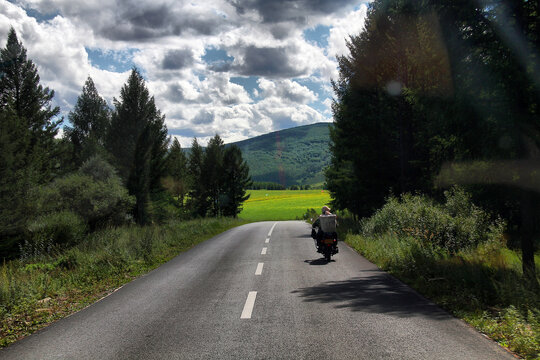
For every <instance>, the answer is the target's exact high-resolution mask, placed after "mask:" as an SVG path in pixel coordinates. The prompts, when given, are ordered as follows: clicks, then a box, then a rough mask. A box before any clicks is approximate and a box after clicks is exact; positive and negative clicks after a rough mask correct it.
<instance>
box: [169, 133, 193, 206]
mask: <svg viewBox="0 0 540 360" xmlns="http://www.w3.org/2000/svg"><path fill="white" fill-rule="evenodd" d="M187 165H188V164H187V157H186V154H185V153H184V151H183V150H182V147H181V146H180V142H179V141H178V139H176V138H175V139H174V141H173V143H172V146H171V148H170V149H169V152H168V154H167V166H166V168H167V178H166V179H164V186H165V188H166V189H168V190H169V192H170V193H171V194H172V196H173V197H174V198H176V199H177V201H176V203H177V204H178V207H180V208H182V207H183V206H184V198H185V196H186V193H187V191H188V169H187Z"/></svg>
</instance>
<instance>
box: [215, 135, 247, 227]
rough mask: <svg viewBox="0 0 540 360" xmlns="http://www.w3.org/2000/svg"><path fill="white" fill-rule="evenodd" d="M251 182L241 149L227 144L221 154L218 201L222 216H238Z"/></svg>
mask: <svg viewBox="0 0 540 360" xmlns="http://www.w3.org/2000/svg"><path fill="white" fill-rule="evenodd" d="M252 184H253V182H252V181H251V176H249V167H248V165H247V163H246V161H244V159H243V158H242V151H241V150H240V148H239V147H238V146H236V145H231V146H228V147H227V148H226V149H225V153H224V155H223V194H222V196H221V201H220V202H221V207H222V212H223V215H224V216H232V217H237V216H238V214H239V213H240V212H241V211H242V203H243V202H244V201H246V200H247V199H249V194H248V195H246V189H247V188H248V187H250V186H251V185H252Z"/></svg>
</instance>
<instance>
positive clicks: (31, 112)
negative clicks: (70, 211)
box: [0, 28, 61, 257]
mask: <svg viewBox="0 0 540 360" xmlns="http://www.w3.org/2000/svg"><path fill="white" fill-rule="evenodd" d="M39 82H40V78H39V75H38V72H37V68H36V66H35V64H34V63H33V62H32V61H31V60H29V59H27V56H26V49H25V48H24V47H23V45H22V43H21V42H19V40H18V38H17V34H16V33H15V30H14V29H13V28H11V29H10V31H9V35H8V39H7V43H6V47H5V48H3V49H0V154H1V159H0V239H1V240H0V253H1V254H0V256H7V257H9V256H13V255H14V254H15V252H16V250H17V249H16V245H17V243H18V242H19V241H21V239H22V235H23V233H24V231H25V227H26V223H27V221H28V219H29V217H30V216H31V215H32V214H31V212H30V211H29V199H28V193H29V191H30V189H31V188H33V187H34V186H36V185H38V184H43V183H46V182H48V181H49V180H50V179H51V178H52V169H53V167H54V166H55V165H56V159H55V155H57V154H56V151H57V148H56V146H55V139H54V136H55V135H56V133H57V131H58V125H59V124H60V123H61V120H55V117H56V116H57V115H58V113H59V111H60V110H59V108H58V107H54V108H52V107H51V105H50V103H51V101H52V98H53V96H54V92H53V91H52V90H49V89H48V88H46V87H45V88H44V87H43V86H42V85H40V83H39Z"/></svg>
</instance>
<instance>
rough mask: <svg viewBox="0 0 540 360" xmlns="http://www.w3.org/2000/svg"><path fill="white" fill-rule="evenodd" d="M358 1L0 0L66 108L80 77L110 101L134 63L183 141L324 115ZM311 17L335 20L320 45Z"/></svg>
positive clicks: (355, 25) (1, 16) (355, 22)
mask: <svg viewBox="0 0 540 360" xmlns="http://www.w3.org/2000/svg"><path fill="white" fill-rule="evenodd" d="M364 3H365V1H364V0H275V1H267V0H207V1H204V2H193V1H190V0H152V1H148V0H111V1H107V2H103V1H99V0H87V1H84V2H82V1H73V0H14V1H13V2H10V1H7V0H0V41H2V44H1V46H2V47H3V46H4V44H5V40H6V38H7V33H8V31H9V27H10V26H13V27H14V28H15V30H16V31H17V35H18V36H19V39H20V40H22V41H23V44H24V46H25V47H26V48H27V49H28V57H29V58H30V59H32V60H33V61H34V62H35V63H36V65H37V66H38V70H39V74H40V76H41V81H42V83H43V84H44V85H45V86H49V87H50V88H52V89H54V90H55V93H56V95H55V98H54V102H55V103H56V104H57V105H59V106H60V107H61V109H62V111H63V113H64V115H65V114H67V112H69V111H70V110H71V109H72V107H73V105H74V104H75V101H76V98H77V96H78V95H79V94H80V92H81V88H82V86H83V84H84V81H85V80H86V78H87V76H91V77H92V78H93V79H94V82H95V84H96V87H97V89H98V91H99V92H100V95H102V96H103V97H104V98H105V99H106V100H107V101H108V102H109V104H112V99H113V97H118V95H119V92H120V89H121V87H122V86H123V85H124V84H125V82H126V80H127V77H128V75H129V71H130V68H131V67H132V66H136V67H137V68H138V69H139V70H140V71H141V73H142V74H143V76H144V77H145V80H146V84H147V86H148V88H149V90H150V92H151V93H152V95H154V96H155V99H156V104H157V106H158V107H159V108H160V110H161V111H162V113H164V114H165V115H166V124H167V127H168V129H169V132H170V134H171V135H173V136H175V137H177V138H179V140H180V141H181V143H182V146H190V144H191V139H192V137H193V136H197V137H198V138H199V139H200V141H201V143H203V144H204V143H205V141H206V140H208V139H210V138H211V137H212V136H213V135H215V134H216V133H219V134H220V135H221V136H222V138H223V139H224V140H225V141H226V142H229V141H237V140H242V139H245V138H248V137H252V136H256V135H260V134H263V133H266V132H269V131H274V130H279V129H281V128H284V127H290V126H297V125H303V124H309V123H314V122H320V121H329V120H330V119H331V112H330V111H329V109H330V107H329V105H330V103H331V100H330V98H329V97H331V93H332V92H331V89H330V86H329V84H330V83H329V82H330V79H331V78H336V77H337V64H336V60H335V58H334V55H335V54H342V53H344V52H345V51H346V47H345V38H346V37H348V35H349V34H357V33H358V32H359V31H360V30H361V28H362V26H363V21H364V17H365V14H366V10H367V7H366V6H365V5H363V4H364ZM30 9H31V10H32V11H28V12H27V10H30ZM36 14H37V15H36ZM30 15H32V16H30ZM317 25H324V26H327V27H329V29H330V30H329V33H328V45H327V46H326V47H325V48H323V46H325V45H320V44H318V43H317V42H314V41H306V40H305V38H304V36H303V32H304V31H305V30H306V29H313V28H315V27H316V26H317ZM208 49H216V51H217V53H218V55H219V54H221V53H220V52H222V53H223V54H222V55H223V56H221V57H219V56H216V57H215V58H214V59H210V60H209V58H207V57H205V56H206V55H205V54H207V52H208ZM239 78H241V79H243V80H242V81H238V79H239ZM239 84H242V85H239Z"/></svg>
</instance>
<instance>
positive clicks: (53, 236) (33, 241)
mask: <svg viewBox="0 0 540 360" xmlns="http://www.w3.org/2000/svg"><path fill="white" fill-rule="evenodd" d="M28 231H29V232H30V240H27V241H25V243H24V245H23V246H22V248H21V256H23V257H31V256H39V255H44V254H50V253H51V252H52V250H53V249H54V247H55V246H56V245H61V246H63V245H66V246H71V245H74V244H77V243H78V242H79V241H81V240H82V239H83V237H84V234H85V233H86V231H87V228H86V224H85V222H84V221H83V220H82V219H81V218H80V217H79V216H78V215H77V214H75V213H73V212H71V211H60V212H54V213H51V214H48V215H44V216H40V217H39V218H37V219H36V220H34V221H33V222H32V223H30V225H29V226H28Z"/></svg>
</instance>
